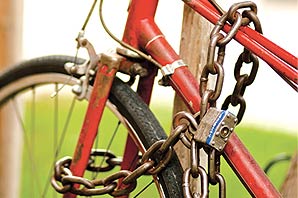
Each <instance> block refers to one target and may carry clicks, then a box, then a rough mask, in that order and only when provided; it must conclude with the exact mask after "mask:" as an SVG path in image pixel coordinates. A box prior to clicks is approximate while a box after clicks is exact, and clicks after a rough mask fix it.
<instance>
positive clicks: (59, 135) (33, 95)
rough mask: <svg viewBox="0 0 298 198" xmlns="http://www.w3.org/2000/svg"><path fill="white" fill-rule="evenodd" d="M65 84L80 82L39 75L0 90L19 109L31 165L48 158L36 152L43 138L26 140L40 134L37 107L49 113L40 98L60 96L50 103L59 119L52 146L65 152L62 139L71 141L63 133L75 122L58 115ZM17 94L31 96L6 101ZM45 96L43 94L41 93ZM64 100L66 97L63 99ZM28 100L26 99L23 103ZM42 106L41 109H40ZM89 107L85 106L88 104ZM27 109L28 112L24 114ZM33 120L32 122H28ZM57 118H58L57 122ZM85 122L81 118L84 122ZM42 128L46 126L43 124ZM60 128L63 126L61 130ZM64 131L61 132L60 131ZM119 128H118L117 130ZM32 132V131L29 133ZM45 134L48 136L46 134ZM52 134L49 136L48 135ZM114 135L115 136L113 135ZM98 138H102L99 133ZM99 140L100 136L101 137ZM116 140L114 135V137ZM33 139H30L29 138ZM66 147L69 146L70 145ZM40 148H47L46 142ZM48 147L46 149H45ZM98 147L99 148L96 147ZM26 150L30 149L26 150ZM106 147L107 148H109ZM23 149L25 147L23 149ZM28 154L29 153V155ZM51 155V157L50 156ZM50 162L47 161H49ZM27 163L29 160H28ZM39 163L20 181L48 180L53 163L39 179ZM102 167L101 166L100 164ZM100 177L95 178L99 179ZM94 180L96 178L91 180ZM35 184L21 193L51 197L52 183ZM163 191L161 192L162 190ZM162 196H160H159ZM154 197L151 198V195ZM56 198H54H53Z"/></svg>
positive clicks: (55, 154) (124, 124)
mask: <svg viewBox="0 0 298 198" xmlns="http://www.w3.org/2000/svg"><path fill="white" fill-rule="evenodd" d="M53 79H55V82H54V84H53V85H52V86H49V85H46V84H48V83H53ZM64 83H67V84H68V85H74V84H76V83H77V79H76V78H73V77H71V78H70V77H69V76H67V75H63V74H58V73H48V74H38V75H32V76H30V77H26V78H22V79H21V80H19V81H15V82H13V83H11V85H10V86H6V87H5V88H3V89H1V92H0V101H3V100H5V101H6V103H7V104H10V105H11V104H12V105H13V106H16V107H17V108H15V109H14V110H13V111H14V114H15V115H16V116H15V117H16V119H17V120H18V121H20V126H18V127H19V128H21V129H22V131H23V132H22V136H23V139H24V143H23V144H24V150H28V151H24V152H23V155H24V157H23V158H25V156H26V155H27V158H28V159H27V161H30V162H32V161H33V158H35V155H40V156H45V155H46V154H44V153H42V152H43V151H40V153H37V152H36V150H37V149H36V148H35V147H36V144H37V145H38V143H39V142H38V139H40V137H33V138H32V139H30V141H33V143H29V138H28V137H27V136H29V135H28V132H27V131H28V128H31V129H32V131H33V133H36V132H37V131H39V130H40V129H39V126H38V125H39V124H41V123H39V121H38V122H37V121H34V120H35V119H34V118H38V117H39V113H40V112H38V111H37V108H38V107H42V108H43V111H46V110H47V109H45V108H44V105H43V104H37V103H38V99H37V97H45V96H46V97H47V98H48V99H49V98H50V97H49V96H50V95H51V94H52V93H55V92H59V93H58V95H57V96H56V97H54V98H50V99H49V100H51V102H53V103H54V104H53V106H51V108H50V109H51V110H53V111H54V112H53V114H52V115H53V117H56V118H54V120H53V125H54V126H53V128H52V129H51V130H52V131H54V133H53V134H54V135H53V137H52V139H53V142H54V143H53V144H54V147H61V148H62V145H61V143H60V142H61V140H62V139H63V138H69V137H63V136H64V135H63V133H64V131H66V130H71V129H69V128H68V129H66V128H67V127H69V126H68V125H69V124H70V123H74V122H73V121H70V119H72V118H69V117H68V115H66V117H64V118H63V119H64V121H63V123H61V121H60V118H59V116H61V115H60V114H58V110H59V109H58V108H59V106H60V105H61V104H60V102H59V101H58V99H61V96H62V95H63V92H68V93H70V92H71V91H70V88H69V87H64V88H62V89H61V90H60V88H61V86H62V84H64ZM36 85H46V89H45V88H44V86H43V88H40V86H36ZM16 90H17V92H20V93H22V94H23V93H24V91H25V90H29V91H30V94H26V95H23V96H22V98H20V97H19V96H15V97H14V99H12V100H11V99H10V100H9V101H7V97H8V96H11V95H14V94H16V93H14V92H15V91H16ZM40 92H42V93H40ZM70 95H71V94H68V96H70ZM88 96H89V94H87V98H88ZM63 97H64V96H63ZM24 98H25V99H24ZM29 99H31V100H32V101H31V102H28V100H29ZM74 101H75V100H74V97H73V99H72V102H71V103H70V104H68V105H69V107H68V108H69V110H70V111H71V112H73V111H74V110H73V109H72V108H74V107H73V106H74V105H75V102H74ZM40 105H41V106H40ZM85 105H86V104H85ZM20 106H23V107H24V106H25V107H24V108H20ZM107 106H108V107H109V109H110V110H111V112H112V113H113V114H114V115H116V116H117V119H119V120H120V123H121V125H122V127H124V128H129V129H130V131H131V132H132V134H133V135H132V136H133V138H134V139H137V136H136V135H135V132H134V131H133V130H132V129H131V127H130V124H129V123H127V121H126V120H125V119H124V118H123V117H122V116H121V115H120V113H119V112H118V111H117V109H116V107H115V106H114V105H113V104H111V103H110V102H108V103H107ZM24 109H25V110H24ZM28 109H30V110H31V111H32V112H31V113H27V111H28ZM81 114H84V111H83V112H81ZM28 117H30V118H28ZM57 117H58V118H57ZM80 119H82V116H81V118H80ZM41 125H43V124H41ZM60 125H61V126H60ZM43 127H44V130H45V128H48V127H45V126H43ZM72 127H73V128H75V129H80V128H77V126H72ZM61 128H62V129H61ZM116 128H118V126H116ZM102 130H104V131H105V130H107V131H108V129H102ZM30 131H31V130H30ZM44 133H47V132H44ZM49 133H50V132H49ZM114 133H115V132H113V134H114ZM99 134H103V133H101V132H100V131H99ZM99 136H100V135H99ZM112 136H113V135H112ZM30 137H31V136H30ZM99 139H100V138H99ZM69 142H76V139H75V138H74V137H72V139H71V140H69V139H68V143H69ZM68 143H67V144H68ZM41 144H44V143H43V142H42V143H41ZM42 146H44V147H45V145H42ZM97 146H99V145H97ZM26 147H27V148H26ZM106 147H107V146H106ZM21 148H22V146H21ZM51 150H52V154H51V155H52V156H51V158H52V159H53V160H51V161H56V160H57V159H58V158H59V154H60V152H61V151H59V150H56V149H51ZM72 150H73V149H70V152H69V153H68V155H72ZM141 150H144V148H141ZM26 152H27V153H26ZM47 155H49V154H47ZM46 158H48V157H46ZM25 161H26V160H25ZM39 161H41V162H44V161H46V159H39ZM38 163H39V162H34V163H33V165H30V166H27V165H24V166H25V169H22V170H21V172H22V174H21V177H22V178H27V177H28V176H26V175H24V174H23V173H25V174H27V173H28V174H29V172H31V173H34V174H35V175H34V176H33V177H34V178H36V179H37V180H39V178H40V177H41V178H45V177H46V178H49V177H50V175H51V173H52V170H53V163H52V162H47V164H50V167H47V168H46V170H43V171H42V172H46V176H39V175H36V173H35V172H37V171H35V170H36V169H37V168H39V166H40V165H39V164H38ZM100 163H102V162H100ZM97 176H98V175H96V177H97ZM91 177H93V178H94V176H91ZM31 181H32V180H29V182H28V181H24V182H23V183H30V185H29V186H22V187H21V188H22V189H38V191H39V192H41V195H43V194H44V196H43V197H51V196H52V194H53V193H52V192H50V191H51V190H52V189H51V187H50V184H49V182H47V183H45V184H41V185H40V186H39V184H36V183H35V182H31ZM47 181H49V179H47ZM146 183H148V182H147V181H145V184H142V185H147V184H146ZM160 191H161V190H160ZM26 193H28V196H27V195H24V194H23V192H22V193H21V194H22V195H24V197H42V196H40V195H35V194H34V193H33V192H30V191H28V192H26ZM159 193H161V192H159ZM151 195H152V194H151ZM53 197H55V196H53Z"/></svg>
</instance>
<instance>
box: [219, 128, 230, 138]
mask: <svg viewBox="0 0 298 198" xmlns="http://www.w3.org/2000/svg"><path fill="white" fill-rule="evenodd" d="M229 133H230V132H229V128H228V127H223V128H222V129H221V130H220V136H221V137H223V138H226V137H227V136H228V135H229Z"/></svg>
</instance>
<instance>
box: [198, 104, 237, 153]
mask: <svg viewBox="0 0 298 198" xmlns="http://www.w3.org/2000/svg"><path fill="white" fill-rule="evenodd" d="M237 122H238V119H237V117H236V116H235V115H233V114H232V113H230V112H229V111H226V110H220V109H216V108H214V107H211V108H209V109H208V111H207V113H206V114H205V116H204V117H203V118H202V119H201V121H200V124H199V126H198V130H197V131H196V133H195V136H194V139H195V140H196V141H197V142H200V143H203V144H207V145H209V146H210V147H212V148H214V149H216V150H217V151H222V150H223V149H224V147H225V145H226V143H227V141H228V140H229V137H230V135H231V133H232V132H233V131H234V128H235V126H236V124H237Z"/></svg>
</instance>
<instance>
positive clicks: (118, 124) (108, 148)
mask: <svg viewBox="0 0 298 198" xmlns="http://www.w3.org/2000/svg"><path fill="white" fill-rule="evenodd" d="M120 124H121V122H120V121H118V123H117V126H116V128H115V130H114V132H113V134H112V137H111V139H110V141H109V143H108V146H107V148H106V151H108V150H110V148H111V146H112V142H113V141H114V139H115V136H116V133H117V131H118V129H119V127H120ZM105 157H106V154H105V155H104V156H103V158H102V160H101V162H100V165H99V167H102V165H103V163H104V161H105ZM98 174H99V173H98V172H97V173H96V174H95V177H94V178H93V179H95V178H96V177H97V176H98Z"/></svg>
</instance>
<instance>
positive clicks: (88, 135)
mask: <svg viewBox="0 0 298 198" xmlns="http://www.w3.org/2000/svg"><path fill="white" fill-rule="evenodd" d="M120 62H121V57H117V56H112V55H107V54H101V58H100V62H99V63H98V70H97V72H96V77H95V81H94V84H93V90H92V93H91V96H90V99H89V104H88V108H87V112H86V115H85V119H84V123H83V125H82V129H81V133H80V136H79V139H78V143H77V145H76V149H75V152H74V155H73V158H72V162H71V165H70V170H71V171H72V173H73V175H75V176H83V174H84V171H85V168H86V166H87V164H88V160H89V155H90V152H91V149H92V145H93V143H94V140H95V138H96V135H97V131H98V126H99V123H100V120H101V117H102V115H103V111H104V107H105V104H106V102H107V99H108V96H109V93H110V89H111V87H112V83H113V79H114V77H115V74H116V72H117V71H118V69H119V65H120ZM63 197H64V198H75V197H76V195H74V194H72V193H66V194H65V195H64V196H63Z"/></svg>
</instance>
